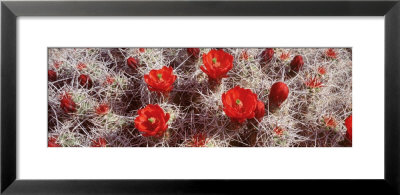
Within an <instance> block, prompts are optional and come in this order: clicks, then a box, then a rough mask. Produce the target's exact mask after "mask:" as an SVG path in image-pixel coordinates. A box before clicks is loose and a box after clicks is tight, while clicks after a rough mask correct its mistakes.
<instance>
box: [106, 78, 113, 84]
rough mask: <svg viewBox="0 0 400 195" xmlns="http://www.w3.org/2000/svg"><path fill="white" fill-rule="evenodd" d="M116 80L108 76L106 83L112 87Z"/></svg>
mask: <svg viewBox="0 0 400 195" xmlns="http://www.w3.org/2000/svg"><path fill="white" fill-rule="evenodd" d="M114 81H115V79H114V78H113V77H111V76H107V78H106V83H107V84H109V85H112V84H113V83H114Z"/></svg>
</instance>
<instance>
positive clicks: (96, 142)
mask: <svg viewBox="0 0 400 195" xmlns="http://www.w3.org/2000/svg"><path fill="white" fill-rule="evenodd" d="M90 146H91V147H106V146H107V140H106V139H104V138H102V137H101V138H99V139H97V140H93V141H92V144H91V145H90Z"/></svg>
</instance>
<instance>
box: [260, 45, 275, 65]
mask: <svg viewBox="0 0 400 195" xmlns="http://www.w3.org/2000/svg"><path fill="white" fill-rule="evenodd" d="M274 54H275V52H274V49H272V48H267V49H265V50H264V51H263V52H262V53H261V57H262V60H263V61H264V62H265V63H269V62H271V60H272V58H273V57H274Z"/></svg>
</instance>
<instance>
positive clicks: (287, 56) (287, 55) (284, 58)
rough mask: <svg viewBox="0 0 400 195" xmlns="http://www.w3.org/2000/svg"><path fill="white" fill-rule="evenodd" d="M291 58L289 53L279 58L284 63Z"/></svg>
mask: <svg viewBox="0 0 400 195" xmlns="http://www.w3.org/2000/svg"><path fill="white" fill-rule="evenodd" d="M289 56H290V54H289V53H282V54H281V55H280V56H279V58H280V59H281V60H282V61H285V60H287V59H288V58H289Z"/></svg>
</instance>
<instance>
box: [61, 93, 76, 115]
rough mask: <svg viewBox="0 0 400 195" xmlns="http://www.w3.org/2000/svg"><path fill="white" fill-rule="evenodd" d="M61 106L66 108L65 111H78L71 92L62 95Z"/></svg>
mask: <svg viewBox="0 0 400 195" xmlns="http://www.w3.org/2000/svg"><path fill="white" fill-rule="evenodd" d="M60 107H61V109H63V110H64V112H65V113H72V112H76V104H75V102H74V100H72V97H71V95H69V94H65V95H63V96H62V98H61V104H60Z"/></svg>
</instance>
